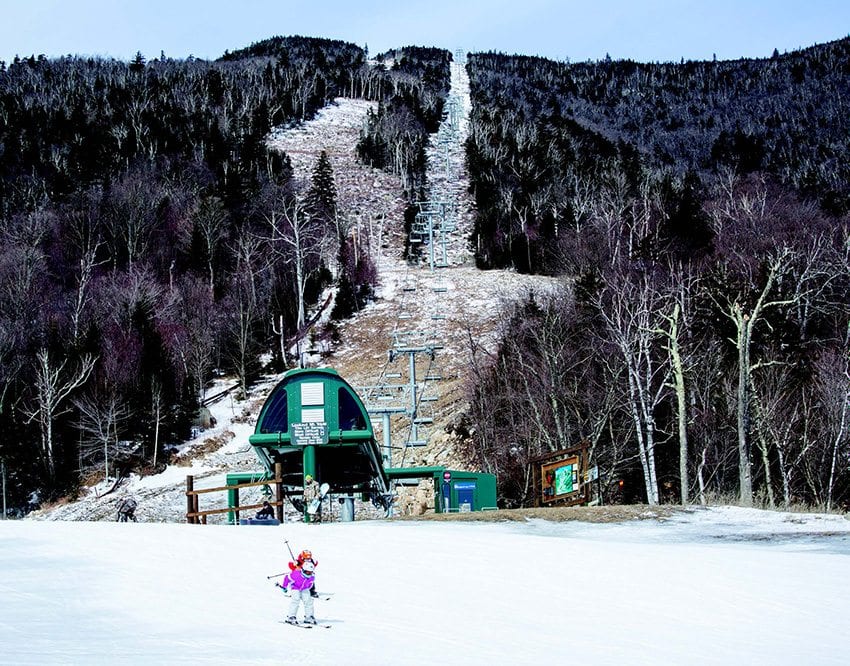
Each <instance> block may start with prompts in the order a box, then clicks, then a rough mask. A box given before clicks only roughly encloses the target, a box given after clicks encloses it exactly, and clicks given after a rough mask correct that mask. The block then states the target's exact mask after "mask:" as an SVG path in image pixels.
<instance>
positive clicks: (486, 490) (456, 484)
mask: <svg viewBox="0 0 850 666" xmlns="http://www.w3.org/2000/svg"><path fill="white" fill-rule="evenodd" d="M387 475H388V476H389V477H390V480H391V481H394V482H398V483H402V484H403V483H404V482H405V481H416V480H417V479H418V480H420V481H421V480H422V479H427V478H431V479H433V482H434V510H435V511H436V512H437V513H451V512H457V511H461V512H462V511H487V510H491V509H496V508H497V506H496V476H495V475H493V474H487V473H484V472H461V471H457V470H450V469H447V468H446V467H439V466H434V467H396V468H389V469H387Z"/></svg>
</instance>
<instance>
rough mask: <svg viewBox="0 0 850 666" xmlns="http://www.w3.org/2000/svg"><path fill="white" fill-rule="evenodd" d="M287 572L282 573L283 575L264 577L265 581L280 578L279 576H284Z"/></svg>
mask: <svg viewBox="0 0 850 666" xmlns="http://www.w3.org/2000/svg"><path fill="white" fill-rule="evenodd" d="M287 573H289V572H288V571H284V572H283V573H279V574H274V575H273V576H266V580H271V579H272V578H280V577H281V576H285V575H286V574H287Z"/></svg>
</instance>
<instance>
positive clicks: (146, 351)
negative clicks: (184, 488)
mask: <svg viewBox="0 0 850 666" xmlns="http://www.w3.org/2000/svg"><path fill="white" fill-rule="evenodd" d="M394 58H395V60H394V62H395V66H390V67H385V66H384V65H383V64H382V63H377V64H376V63H373V62H369V61H368V60H367V56H366V54H365V53H364V51H363V50H362V49H360V48H359V47H357V46H355V45H352V44H347V43H344V42H340V41H334V40H326V39H311V38H302V37H286V38H281V37H276V38H272V39H269V40H266V41H264V42H260V43H257V44H253V45H251V46H250V47H248V48H246V49H243V50H240V51H236V52H233V53H226V54H224V56H223V57H222V58H221V59H219V60H217V61H214V62H210V61H202V60H197V59H194V58H191V57H190V58H188V59H173V58H169V57H166V56H165V55H164V54H163V55H162V56H161V57H160V58H157V59H154V60H151V61H148V62H146V61H145V59H144V58H143V57H142V56H141V54H139V55H137V57H136V58H135V59H134V60H133V61H132V62H120V61H117V60H107V59H98V58H79V57H70V56H69V57H64V58H59V59H47V58H45V57H43V56H38V57H36V56H33V57H30V58H26V59H17V58H16V60H15V62H13V63H11V64H9V66H8V67H6V66H5V64H3V63H0V430H2V431H3V432H4V437H3V439H2V441H0V458H2V459H3V460H5V462H6V467H7V469H9V470H12V474H13V476H12V478H11V479H10V484H9V486H10V491H11V501H12V502H13V503H14V505H16V506H21V505H23V504H24V503H25V501H24V500H25V498H26V497H27V496H28V494H29V492H30V491H32V490H35V489H38V490H40V491H42V492H41V494H40V496H41V497H42V498H47V497H51V496H56V495H57V494H60V493H62V492H65V491H66V490H67V489H69V488H72V487H73V486H74V485H75V484H76V483H78V481H79V480H80V478H81V476H84V475H86V474H87V473H88V472H89V471H90V470H91V469H92V468H93V466H94V465H95V464H98V465H101V466H102V464H103V459H104V456H107V457H108V458H109V459H110V461H111V462H112V463H113V464H115V465H134V466H136V467H144V466H154V467H156V466H158V465H161V464H162V462H163V454H162V446H163V443H167V442H175V441H180V440H181V439H183V438H185V437H186V436H187V435H188V433H189V428H190V424H191V422H192V420H193V418H194V417H195V415H196V414H197V410H198V406H199V401H200V399H201V397H202V395H203V387H204V385H205V384H206V382H207V380H208V379H209V378H210V377H211V376H212V375H213V373H214V372H227V373H231V372H232V373H234V374H235V375H236V376H237V377H238V378H239V381H240V383H241V384H242V386H243V387H244V386H246V385H247V384H248V383H249V382H250V381H251V379H252V377H253V376H255V373H256V372H257V370H258V358H259V356H260V354H262V353H265V352H268V353H270V354H271V355H272V357H273V360H272V364H273V367H278V368H280V367H283V366H284V365H286V363H287V359H284V358H282V356H281V352H280V350H281V349H283V348H286V346H287V343H288V341H291V340H293V339H294V337H295V336H296V335H297V334H298V333H299V331H301V330H302V329H303V327H304V325H305V312H306V310H307V308H308V307H309V306H310V305H311V304H312V303H314V302H315V301H316V299H317V298H318V295H319V294H320V293H321V290H322V288H323V287H325V286H327V285H330V284H333V283H337V282H339V283H344V284H345V285H346V289H344V290H343V291H344V297H345V298H350V299H358V300H359V302H361V303H362V301H363V300H364V299H366V298H368V297H369V294H370V292H371V288H372V286H373V285H372V283H371V281H372V280H374V271H373V270H369V267H368V266H365V265H364V263H368V261H369V259H368V253H364V252H362V251H358V250H357V248H354V247H352V244H353V243H355V242H357V241H356V240H355V239H353V238H351V237H349V236H348V235H347V233H346V229H345V225H344V223H343V222H342V220H345V219H347V214H348V211H338V210H337V209H336V200H335V189H334V174H333V169H332V167H331V164H330V161H329V160H328V157H327V155H322V154H318V155H317V158H316V165H315V168H314V172H313V176H312V178H311V179H310V182H306V183H302V182H296V180H294V179H293V175H292V169H291V167H290V164H289V158H288V157H287V156H286V155H284V154H280V153H277V152H274V151H270V150H269V149H268V148H267V146H266V140H267V135H268V133H269V131H270V130H271V129H272V128H273V127H276V126H281V125H284V126H285V125H290V124H293V123H297V122H299V121H302V120H304V119H308V118H311V117H312V116H313V115H314V114H315V113H316V111H317V110H318V109H319V108H321V107H322V106H324V105H326V104H328V103H329V102H331V101H332V100H333V98H334V97H337V96H353V97H360V98H365V99H368V100H374V101H376V102H377V103H378V104H379V110H378V112H377V113H376V114H375V117H374V123H375V125H376V127H373V128H372V129H371V130H370V132H369V135H368V136H369V137H371V141H372V144H373V148H372V150H370V151H366V152H367V153H368V154H369V155H370V157H371V158H372V159H375V160H376V161H377V162H378V163H379V164H380V165H382V166H386V167H387V168H393V169H397V170H399V172H403V173H407V174H411V179H412V180H414V179H415V180H416V182H417V183H421V182H422V175H421V174H422V166H421V164H420V161H421V160H420V157H419V153H420V151H421V147H422V146H423V145H424V142H425V136H426V134H427V131H428V130H427V128H428V127H429V126H430V125H431V124H432V123H433V119H434V117H439V114H440V110H441V107H442V101H441V98H440V96H441V95H443V96H444V95H445V90H446V89H447V81H448V64H447V63H448V53H447V52H441V51H436V50H422V49H418V48H411V49H410V50H409V51H408V50H406V49H399V51H398V52H397V53H395V54H394ZM391 64H392V63H391ZM395 117H398V118H401V119H403V121H404V123H405V125H404V129H403V131H402V130H401V129H399V127H398V124H399V123H397V122H396V121H395V120H394V118H395ZM364 136H365V135H364ZM319 148H321V147H319ZM317 153H318V150H317ZM364 154H365V153H364ZM411 196H414V195H413V193H412V192H411ZM352 257H357V258H358V259H357V260H356V261H355V260H354V259H352ZM342 306H343V307H341V311H343V312H344V311H345V309H346V308H345V304H342ZM348 309H349V311H350V309H351V304H349V305H348ZM119 442H120V444H119Z"/></svg>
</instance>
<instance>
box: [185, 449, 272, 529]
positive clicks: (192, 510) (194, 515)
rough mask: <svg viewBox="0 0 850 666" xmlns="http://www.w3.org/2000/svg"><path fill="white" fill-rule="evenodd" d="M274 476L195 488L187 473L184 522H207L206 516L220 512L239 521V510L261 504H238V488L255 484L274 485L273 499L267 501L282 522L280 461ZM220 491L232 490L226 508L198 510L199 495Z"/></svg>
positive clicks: (250, 486) (191, 477)
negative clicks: (229, 514)
mask: <svg viewBox="0 0 850 666" xmlns="http://www.w3.org/2000/svg"><path fill="white" fill-rule="evenodd" d="M274 472H275V474H274V478H273V479H266V480H264V481H253V482H251V483H238V484H234V485H228V486H217V487H215V488H198V489H197V490H196V489H195V477H194V476H192V475H189V476H187V477H186V522H187V523H192V524H195V525H197V524H204V525H206V523H207V516H213V515H217V514H222V513H233V514H234V515H235V519H236V522H237V524H238V522H239V512H240V511H248V510H250V509H259V508H260V507H262V506H263V505H262V504H245V505H240V504H239V490H240V489H242V488H253V487H256V486H272V485H273V486H274V487H275V500H274V501H273V502H272V501H269V504H271V505H272V506H273V507H274V508H275V514H276V516H277V519H278V520H279V521H281V522H283V480H282V478H281V477H282V469H281V465H280V463H276V464H275V470H274ZM220 492H232V493H233V502H232V503H231V505H230V506H228V507H226V508H216V509H205V510H203V511H201V510H200V503H199V500H198V498H199V496H200V495H204V494H207V493H220Z"/></svg>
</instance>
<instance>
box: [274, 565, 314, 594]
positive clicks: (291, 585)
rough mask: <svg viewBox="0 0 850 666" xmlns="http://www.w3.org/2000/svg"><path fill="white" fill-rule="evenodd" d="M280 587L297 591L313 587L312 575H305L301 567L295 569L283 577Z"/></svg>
mask: <svg viewBox="0 0 850 666" xmlns="http://www.w3.org/2000/svg"><path fill="white" fill-rule="evenodd" d="M281 587H285V588H288V589H292V590H298V591H301V590H309V589H310V588H311V587H313V576H305V575H304V572H303V571H301V569H295V571H290V572H289V573H288V574H286V575H285V576H284V577H283V581H282V582H281Z"/></svg>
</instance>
